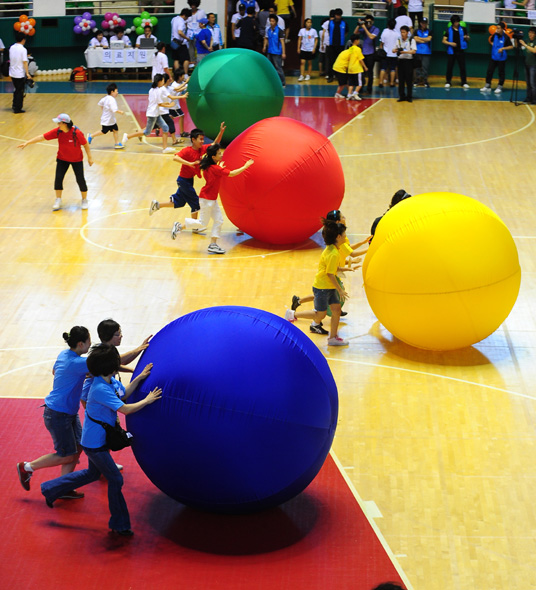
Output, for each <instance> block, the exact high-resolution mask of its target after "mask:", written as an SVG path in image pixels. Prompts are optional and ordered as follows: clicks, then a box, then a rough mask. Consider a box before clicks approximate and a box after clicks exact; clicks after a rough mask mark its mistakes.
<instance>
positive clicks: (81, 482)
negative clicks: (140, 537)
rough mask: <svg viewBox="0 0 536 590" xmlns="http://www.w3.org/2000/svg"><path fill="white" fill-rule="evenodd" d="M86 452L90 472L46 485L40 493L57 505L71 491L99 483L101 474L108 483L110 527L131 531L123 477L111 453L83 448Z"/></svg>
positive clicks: (80, 473)
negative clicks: (95, 482) (60, 498)
mask: <svg viewBox="0 0 536 590" xmlns="http://www.w3.org/2000/svg"><path fill="white" fill-rule="evenodd" d="M83 449H84V452H85V453H86V455H87V457H88V460H89V461H88V468H87V469H82V470H80V471H73V473H69V474H68V475H62V476H61V477H57V478H56V479H51V480H50V481H45V482H44V483H42V484H41V493H42V494H43V496H45V498H46V499H47V500H49V501H50V502H54V501H55V500H57V499H58V498H59V497H60V496H63V495H64V494H66V493H67V492H70V491H71V490H74V489H76V488H80V487H82V486H85V485H87V484H88V483H92V482H94V481H97V480H98V479H99V477H100V476H101V474H102V475H104V477H105V478H106V479H107V480H108V506H109V508H110V514H111V516H110V521H109V523H108V526H109V527H110V528H111V529H113V530H115V531H124V530H127V529H129V528H130V516H129V514H128V508H127V503H126V502H125V498H124V497H123V492H122V491H121V488H122V487H123V476H122V475H121V472H120V471H119V469H117V467H116V465H115V462H114V460H113V459H112V456H111V455H110V452H109V451H108V449H107V448H106V447H100V448H99V449H87V448H85V447H83Z"/></svg>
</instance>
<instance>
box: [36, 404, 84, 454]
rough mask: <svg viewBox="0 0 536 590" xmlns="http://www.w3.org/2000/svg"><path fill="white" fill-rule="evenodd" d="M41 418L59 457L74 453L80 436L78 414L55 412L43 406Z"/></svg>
mask: <svg viewBox="0 0 536 590" xmlns="http://www.w3.org/2000/svg"><path fill="white" fill-rule="evenodd" d="M43 419H44V421H45V427H46V429H47V430H48V431H49V432H50V436H51V437H52V442H53V443H54V450H55V451H56V453H57V454H58V455H59V456H60V457H69V456H70V455H76V453H78V445H79V444H80V438H81V436H82V426H81V425H80V418H79V417H78V414H73V415H71V414H66V413H65V412H56V410H53V409H52V408H49V407H48V406H45V411H44V412H43Z"/></svg>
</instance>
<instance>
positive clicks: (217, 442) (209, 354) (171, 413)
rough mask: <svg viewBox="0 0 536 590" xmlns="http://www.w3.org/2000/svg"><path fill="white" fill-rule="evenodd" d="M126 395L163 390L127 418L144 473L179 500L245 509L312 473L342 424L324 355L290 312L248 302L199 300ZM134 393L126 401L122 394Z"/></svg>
mask: <svg viewBox="0 0 536 590" xmlns="http://www.w3.org/2000/svg"><path fill="white" fill-rule="evenodd" d="M147 363H154V367H153V370H152V372H151V375H150V376H149V377H148V378H147V379H146V381H145V382H143V383H142V384H141V385H140V387H139V388H138V390H137V391H136V392H135V393H134V394H133V396H132V398H131V399H132V400H133V401H137V400H140V399H143V398H144V397H145V396H146V395H147V393H148V392H149V391H150V390H152V389H154V388H155V387H157V386H158V387H161V388H162V389H163V394H162V399H161V400H159V401H157V402H155V403H154V404H152V405H150V406H147V407H145V408H143V410H141V411H140V412H138V413H135V414H131V415H129V416H128V417H127V426H128V429H129V430H130V431H131V432H132V434H133V435H134V444H133V447H132V448H133V451H134V455H135V457H136V460H137V461H138V463H139V465H140V467H141V468H142V469H143V471H144V472H145V474H146V475H147V477H148V478H149V479H150V480H151V481H152V482H153V483H154V484H155V485H156V486H157V487H158V488H160V490H162V491H163V492H164V493H165V494H167V495H168V496H170V497H171V498H174V499H175V500H177V501H179V502H182V503H184V504H187V505H188V506H192V507H195V508H199V509H201V510H208V511H213V512H226V513H244V512H253V511H258V510H263V509H266V508H271V507H274V506H277V505H278V504H281V503H283V502H285V501H287V500H290V499H291V498H293V497H294V496H296V495H297V494H299V493H300V492H301V491H302V490H304V489H305V488H306V487H307V486H308V485H309V483H311V481H312V480H313V479H314V477H315V476H316V474H317V473H318V471H319V470H320V468H321V467H322V464H323V463H324V460H325V458H326V456H327V454H328V452H329V449H330V447H331V443H332V441H333V436H334V434H335V427H336V424H337V413H338V396H337V387H336V385H335V381H334V380H333V376H332V374H331V371H330V369H329V367H328V364H327V362H326V359H325V358H324V357H323V355H322V354H321V353H320V351H319V350H318V348H317V347H316V346H315V345H314V344H313V342H312V341H311V340H310V339H309V338H308V337H307V336H305V335H304V334H303V333H302V332H301V331H300V330H298V329H297V328H296V327H294V326H293V325H292V324H291V323H290V322H287V321H286V320H284V319H282V318H280V317H278V316H275V315H273V314H271V313H268V312H266V311H262V310H259V309H252V308H249V307H232V306H227V307H212V308H208V309H201V310H199V311H196V312H193V313H190V314H188V315H186V316H184V317H181V318H179V319H177V320H175V321H174V322H171V323H170V324H168V325H167V326H166V327H165V328H163V329H162V330H161V331H160V332H158V334H156V335H155V336H154V338H153V339H152V340H151V343H150V345H149V347H148V348H147V350H146V351H145V353H144V354H143V356H142V358H141V359H140V361H139V362H138V365H137V367H136V370H135V372H134V377H135V376H136V375H137V374H139V372H140V371H141V370H142V369H143V367H144V366H145V365H146V364H147ZM129 401H130V400H129Z"/></svg>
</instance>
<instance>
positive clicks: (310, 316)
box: [294, 306, 340, 324]
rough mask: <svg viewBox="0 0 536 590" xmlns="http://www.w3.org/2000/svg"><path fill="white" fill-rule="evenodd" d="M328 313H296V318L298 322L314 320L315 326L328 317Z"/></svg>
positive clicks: (313, 311)
mask: <svg viewBox="0 0 536 590" xmlns="http://www.w3.org/2000/svg"><path fill="white" fill-rule="evenodd" d="M339 307H340V306H339ZM327 313H328V312H327V310H326V311H315V310H314V309H312V310H311V311H295V312H294V317H295V318H296V319H297V320H313V321H314V322H315V324H319V323H320V322H321V321H322V320H323V319H324V318H325V317H326V314H327ZM339 315H340V314H339Z"/></svg>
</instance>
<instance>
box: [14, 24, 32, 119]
mask: <svg viewBox="0 0 536 590" xmlns="http://www.w3.org/2000/svg"><path fill="white" fill-rule="evenodd" d="M25 44H26V35H25V34H24V33H21V32H20V31H16V32H15V43H13V45H12V46H11V47H10V48H9V75H10V77H11V81H12V82H13V102H12V104H11V108H12V109H13V112H14V113H15V114H16V115H18V114H19V113H24V112H25V111H24V110H23V108H22V107H23V104H24V86H25V84H26V78H28V80H32V77H31V76H30V72H29V71H28V51H26V47H24V45H25Z"/></svg>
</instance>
